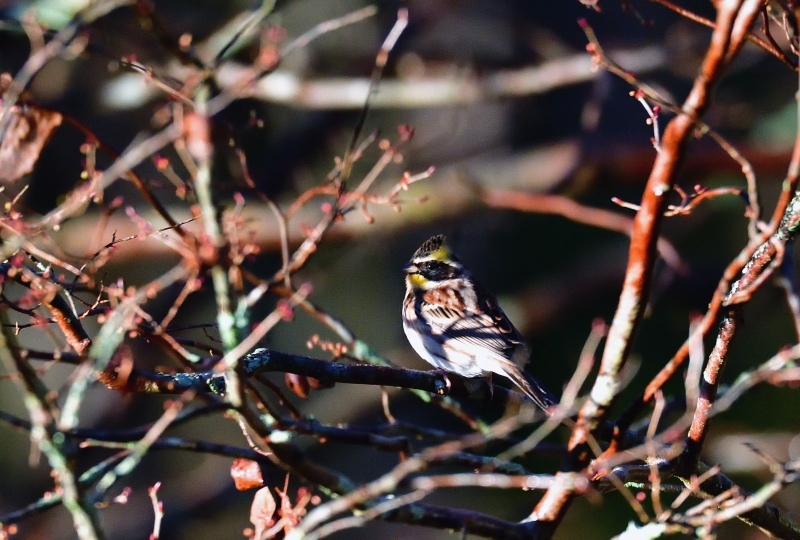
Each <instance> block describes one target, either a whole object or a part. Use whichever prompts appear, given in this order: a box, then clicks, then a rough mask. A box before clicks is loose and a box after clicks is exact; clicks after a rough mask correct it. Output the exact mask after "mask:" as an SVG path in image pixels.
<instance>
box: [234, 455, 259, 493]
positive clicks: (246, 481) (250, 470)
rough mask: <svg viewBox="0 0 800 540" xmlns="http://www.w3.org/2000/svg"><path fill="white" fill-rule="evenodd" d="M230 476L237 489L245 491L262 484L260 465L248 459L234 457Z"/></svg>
mask: <svg viewBox="0 0 800 540" xmlns="http://www.w3.org/2000/svg"><path fill="white" fill-rule="evenodd" d="M231 478H233V484H234V485H235V486H236V489H238V490H239V491H247V490H248V489H253V488H257V487H261V486H263V485H264V477H263V476H261V467H259V466H258V463H256V462H255V461H252V460H250V459H244V458H236V459H235V460H233V463H232V464H231Z"/></svg>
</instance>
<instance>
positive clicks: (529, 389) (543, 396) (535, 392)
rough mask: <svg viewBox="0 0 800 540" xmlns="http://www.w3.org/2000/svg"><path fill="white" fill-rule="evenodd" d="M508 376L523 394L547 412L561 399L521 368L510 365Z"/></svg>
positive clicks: (507, 371) (506, 370)
mask: <svg viewBox="0 0 800 540" xmlns="http://www.w3.org/2000/svg"><path fill="white" fill-rule="evenodd" d="M505 374H506V376H507V377H508V378H509V379H511V381H512V382H513V383H514V384H515V385H517V387H519V389H520V390H522V392H523V393H524V394H525V395H526V396H528V397H529V398H530V400H531V401H533V402H534V403H535V404H536V405H537V406H538V407H539V408H541V409H542V410H543V411H546V410H547V409H549V408H550V407H552V406H553V405H555V404H557V403H558V401H559V399H558V398H557V397H556V395H555V394H553V393H552V392H550V391H549V390H547V388H545V387H544V386H542V385H541V383H540V382H539V381H537V380H536V379H534V378H533V376H531V375H529V374H528V373H526V372H525V371H523V370H522V369H521V368H519V367H517V366H515V365H510V366H507V368H506V369H505Z"/></svg>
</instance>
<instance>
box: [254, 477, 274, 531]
mask: <svg viewBox="0 0 800 540" xmlns="http://www.w3.org/2000/svg"><path fill="white" fill-rule="evenodd" d="M276 508H277V505H276V504H275V497H273V496H272V493H270V489H269V488H268V487H263V488H261V489H259V490H258V491H256V494H255V497H253V504H252V505H251V506H250V523H252V524H253V525H254V526H255V529H256V530H255V534H254V535H253V538H261V536H262V535H263V534H264V531H266V530H267V528H269V526H270V525H272V516H274V515H275V509H276Z"/></svg>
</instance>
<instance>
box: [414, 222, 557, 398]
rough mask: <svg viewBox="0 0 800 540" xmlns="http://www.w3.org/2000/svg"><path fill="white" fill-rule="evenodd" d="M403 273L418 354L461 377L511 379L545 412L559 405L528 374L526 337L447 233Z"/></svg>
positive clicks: (420, 251)
mask: <svg viewBox="0 0 800 540" xmlns="http://www.w3.org/2000/svg"><path fill="white" fill-rule="evenodd" d="M403 271H404V272H405V283H406V294H405V298H404V299H403V330H404V331H405V334H406V337H407V338H408V341H409V343H410V344H411V347H412V348H413V349H414V351H416V353H417V354H418V355H419V356H421V357H422V358H423V359H424V360H426V361H427V362H428V363H429V364H431V365H433V366H434V367H436V368H438V369H441V370H444V371H446V372H450V373H455V374H457V375H460V376H462V377H486V376H488V375H490V374H491V373H496V374H498V375H501V376H504V377H507V378H508V379H510V380H511V381H512V382H513V383H514V384H515V385H516V386H517V387H518V388H519V389H520V390H521V391H522V392H523V393H524V394H525V395H526V396H528V398H530V400H531V401H533V402H534V403H535V404H536V405H538V406H539V407H540V408H542V409H543V410H545V411H546V410H547V409H549V408H550V407H551V406H552V405H554V404H555V402H556V401H555V399H554V397H553V396H552V394H550V393H549V392H548V391H547V390H546V389H544V388H543V387H542V385H541V384H539V382H538V381H536V379H534V378H533V377H532V376H530V375H528V374H527V373H526V372H525V371H524V367H525V364H526V363H527V362H528V358H529V355H528V348H527V346H526V345H525V342H524V340H523V338H522V335H521V334H520V333H519V331H518V330H517V329H516V328H515V327H514V325H513V324H512V323H511V321H510V320H509V319H508V317H507V316H506V314H505V313H504V312H503V310H502V309H501V308H500V305H499V304H498V302H497V299H496V298H495V297H494V295H493V294H492V293H491V292H489V290H488V289H487V288H486V287H484V286H483V285H482V284H481V283H480V282H479V281H478V280H477V279H475V277H474V276H473V275H472V274H471V273H470V271H469V270H467V269H466V268H465V267H464V265H463V263H462V262H461V260H460V259H459V258H458V257H457V256H456V255H455V254H453V252H452V251H451V250H450V248H449V246H448V245H447V241H446V238H445V237H444V235H441V234H440V235H436V236H433V237H431V238H429V239H428V240H426V241H425V242H424V243H423V244H422V245H421V246H420V247H419V249H417V251H416V252H415V253H414V255H413V256H412V257H411V260H410V261H409V262H408V264H406V265H405V266H404V267H403Z"/></svg>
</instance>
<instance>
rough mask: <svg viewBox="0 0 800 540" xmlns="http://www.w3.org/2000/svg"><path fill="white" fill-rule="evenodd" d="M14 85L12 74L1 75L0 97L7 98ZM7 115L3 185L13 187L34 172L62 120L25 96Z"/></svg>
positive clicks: (0, 144)
mask: <svg viewBox="0 0 800 540" xmlns="http://www.w3.org/2000/svg"><path fill="white" fill-rule="evenodd" d="M12 81H13V78H12V77H11V74H9V73H3V74H0V94H2V95H3V96H4V95H5V93H6V91H7V90H8V88H9V87H10V86H11V82H12ZM7 114H9V115H11V118H10V120H9V122H8V127H7V128H6V132H5V134H4V136H3V140H2V141H0V182H2V183H6V184H10V183H12V182H16V181H17V180H19V179H20V178H22V177H23V176H25V175H26V174H28V173H29V172H31V171H32V170H33V167H34V165H36V162H37V161H38V160H39V154H41V152H42V148H44V145H45V144H46V143H47V141H48V140H49V139H50V135H52V133H53V130H55V128H57V127H58V126H59V125H60V124H61V120H62V116H61V113H58V112H56V111H49V110H47V109H43V108H41V107H37V106H36V105H34V104H32V103H31V102H29V101H28V100H27V96H25V95H24V94H23V95H21V96H20V99H19V100H17V103H15V104H14V105H13V106H12V107H11V108H9V109H8V112H7Z"/></svg>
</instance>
